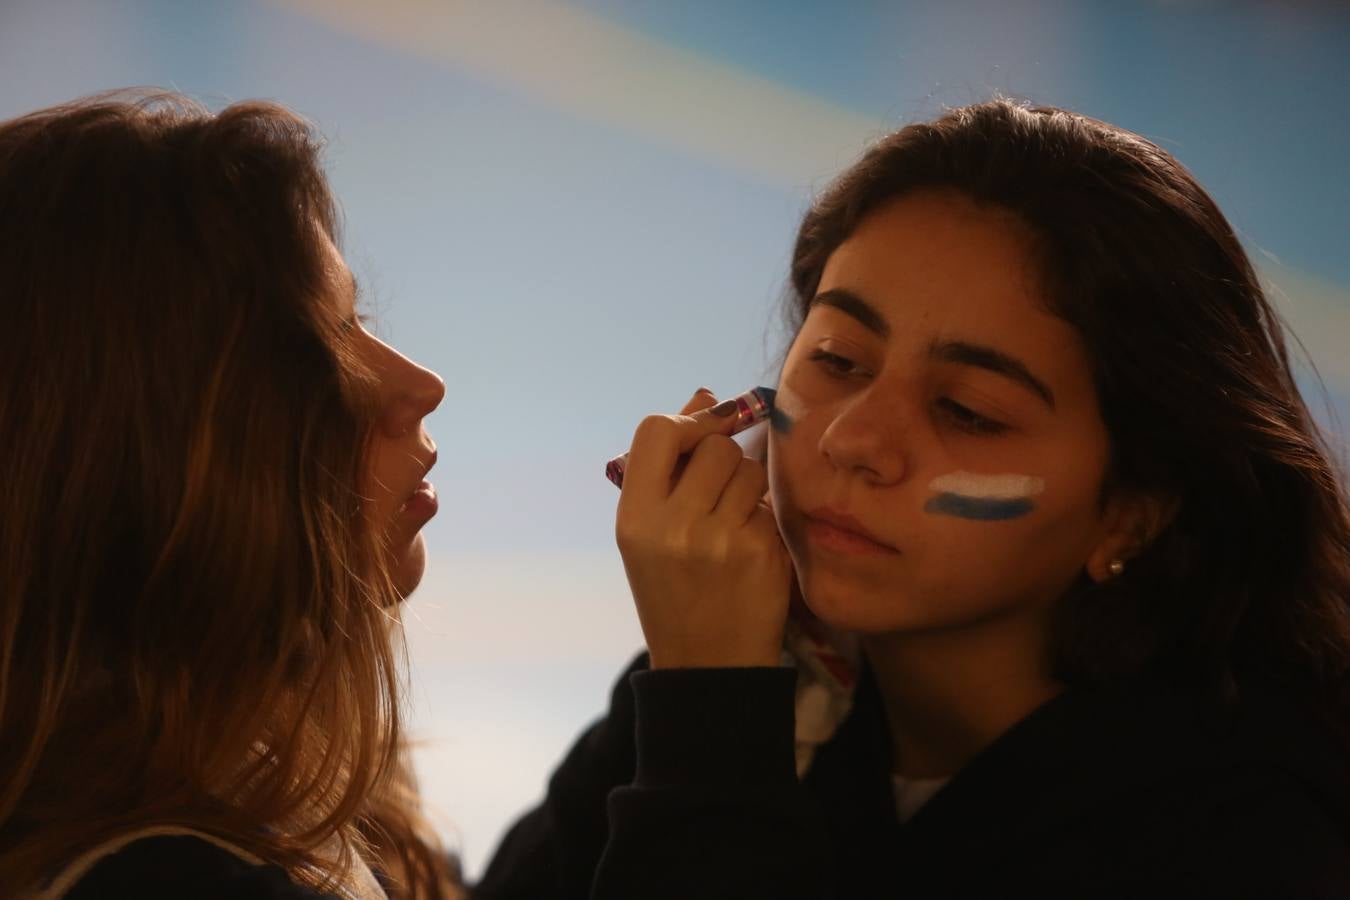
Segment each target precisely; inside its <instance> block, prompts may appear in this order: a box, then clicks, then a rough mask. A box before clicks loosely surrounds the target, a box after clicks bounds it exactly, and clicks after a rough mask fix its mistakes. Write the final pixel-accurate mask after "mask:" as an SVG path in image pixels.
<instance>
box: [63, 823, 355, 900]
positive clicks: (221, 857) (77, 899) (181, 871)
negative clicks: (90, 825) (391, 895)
mask: <svg viewBox="0 0 1350 900" xmlns="http://www.w3.org/2000/svg"><path fill="white" fill-rule="evenodd" d="M109 897H136V898H140V900H181V898H183V897H193V898H197V900H337V898H336V896H335V895H333V894H327V893H320V892H318V891H314V890H311V889H310V888H307V887H302V886H301V885H298V884H296V883H295V882H293V881H291V880H290V879H289V878H288V877H287V876H286V872H285V870H284V869H282V868H281V867H280V866H274V865H261V866H258V865H252V864H250V863H248V862H246V861H244V860H242V859H240V858H239V857H237V856H235V855H234V854H233V853H230V852H229V851H227V850H222V849H221V848H219V847H217V846H215V845H214V844H211V843H208V842H207V841H203V840H201V839H200V838H196V837H192V836H191V835H165V836H159V837H149V838H142V839H141V840H138V841H133V842H131V843H130V844H128V845H127V846H126V847H124V848H122V849H121V850H119V851H117V852H116V853H112V854H110V855H108V856H106V857H104V858H103V859H101V860H99V862H98V863H97V864H96V865H95V866H94V867H93V868H92V869H90V870H89V871H88V872H87V873H85V875H84V877H83V878H81V879H80V880H79V881H78V882H76V883H75V886H74V887H72V888H71V889H70V890H69V891H67V892H66V894H65V898H66V900H106V898H109Z"/></svg>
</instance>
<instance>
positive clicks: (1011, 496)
mask: <svg viewBox="0 0 1350 900" xmlns="http://www.w3.org/2000/svg"><path fill="white" fill-rule="evenodd" d="M928 488H929V490H933V491H937V492H938V493H937V496H936V497H933V498H932V499H931V500H929V501H928V502H927V503H925V504H924V507H923V509H924V512H930V513H941V514H943V515H948V516H958V517H960V518H962V519H975V520H977V521H983V522H995V521H1001V520H1004V519H1016V518H1018V517H1019V516H1024V515H1026V514H1027V513H1029V512H1031V511H1032V510H1033V509H1035V508H1036V505H1035V504H1034V503H1032V502H1031V498H1032V497H1033V496H1035V495H1036V494H1039V493H1040V492H1041V491H1043V490H1045V479H1043V478H1036V477H1033V476H1031V475H977V474H975V473H972V472H952V473H950V474H947V475H941V476H939V477H937V478H934V479H933V480H932V481H931V482H929V483H928Z"/></svg>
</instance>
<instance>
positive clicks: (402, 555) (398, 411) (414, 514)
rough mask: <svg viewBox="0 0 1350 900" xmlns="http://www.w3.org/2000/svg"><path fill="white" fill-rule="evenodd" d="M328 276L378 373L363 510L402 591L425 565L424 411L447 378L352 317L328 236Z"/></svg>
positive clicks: (431, 459)
mask: <svg viewBox="0 0 1350 900" xmlns="http://www.w3.org/2000/svg"><path fill="white" fill-rule="evenodd" d="M325 245H326V250H327V253H328V262H327V268H328V275H329V279H328V280H329V283H330V284H333V285H337V286H338V287H337V290H336V294H337V297H338V300H337V303H338V311H339V314H340V315H341V316H342V318H343V319H344V320H350V321H351V323H352V324H351V328H352V329H353V330H354V333H355V334H356V335H357V341H356V346H357V352H358V353H360V354H361V358H362V360H363V361H364V362H365V363H366V364H367V365H368V366H369V367H370V369H371V371H372V372H373V373H375V377H376V380H377V381H378V385H379V387H378V397H379V419H378V422H377V423H376V429H375V434H374V435H373V437H372V442H371V454H370V460H369V466H368V468H367V478H366V483H365V484H364V485H362V491H361V494H362V496H363V497H365V498H367V502H365V503H363V504H362V506H361V511H362V514H363V515H365V516H366V517H367V518H368V520H369V521H370V522H371V524H372V525H374V526H375V527H376V528H377V529H379V530H380V531H381V533H382V534H384V535H385V540H386V546H387V547H388V548H389V554H390V558H389V560H388V562H389V564H390V567H391V573H392V575H393V580H394V586H395V587H396V588H397V589H398V592H399V594H400V595H401V596H403V597H405V598H406V597H407V596H408V595H409V594H411V593H412V592H413V590H414V589H415V588H416V587H417V585H418V584H419V583H420V582H421V580H422V573H423V572H424V570H425V569H426V540H425V538H424V537H423V536H422V527H423V526H424V525H426V523H427V522H428V521H430V519H431V517H432V516H434V515H435V514H436V501H435V497H436V493H435V488H434V487H432V486H431V484H430V483H429V482H427V481H425V479H426V475H427V472H428V471H429V470H430V469H431V467H432V466H433V465H434V464H435V462H436V444H435V443H434V442H433V441H432V440H431V438H430V436H429V435H428V434H427V433H426V431H425V429H424V427H423V419H424V418H425V417H426V416H427V415H429V414H430V413H431V411H432V410H434V409H436V407H437V406H439V405H440V403H441V400H442V399H443V398H444V397H445V382H444V381H443V380H442V379H441V377H440V376H439V375H437V374H436V373H435V372H433V371H431V370H430V369H427V368H424V367H422V366H419V365H418V364H417V363H415V362H413V361H412V360H410V359H408V358H407V357H405V356H403V355H402V354H401V353H399V352H398V351H397V350H395V349H394V348H393V347H390V346H389V345H388V344H386V343H384V342H383V341H381V340H380V339H379V338H377V337H376V336H375V335H373V334H371V333H370V332H368V331H366V330H365V329H364V328H362V327H361V323H360V322H359V321H357V319H356V289H355V286H356V282H355V280H354V278H353V277H352V274H351V271H350V270H349V269H348V268H347V265H346V263H345V262H344V261H343V259H342V255H341V253H340V252H339V251H338V249H337V247H335V246H334V245H333V243H332V242H331V241H329V240H327V238H326V237H325Z"/></svg>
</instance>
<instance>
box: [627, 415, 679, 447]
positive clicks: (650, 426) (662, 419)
mask: <svg viewBox="0 0 1350 900" xmlns="http://www.w3.org/2000/svg"><path fill="white" fill-rule="evenodd" d="M678 427H679V426H677V425H676V424H675V420H674V419H672V418H671V417H670V416H663V415H660V414H656V413H653V414H652V415H650V416H643V417H642V421H640V422H638V426H637V429H636V430H635V431H634V432H633V442H634V443H637V441H638V439H644V440H653V439H661V438H663V437H666V436H668V435H671V434H673V433H674V432H675V430H676V429H677V428H678Z"/></svg>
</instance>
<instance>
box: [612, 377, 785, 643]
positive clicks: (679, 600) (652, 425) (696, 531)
mask: <svg viewBox="0 0 1350 900" xmlns="http://www.w3.org/2000/svg"><path fill="white" fill-rule="evenodd" d="M772 399H773V392H772V391H769V390H767V389H765V388H759V389H757V390H756V391H755V392H747V394H743V395H741V396H740V397H738V398H736V399H735V400H730V401H726V402H725V403H722V404H718V405H716V406H711V407H708V408H698V406H699V405H700V404H710V403H711V402H712V398H711V397H710V396H706V395H705V396H702V397H700V395H697V394H696V395H695V397H694V399H693V400H691V401H690V405H689V406H686V409H690V408H691V407H693V408H694V409H695V410H696V411H694V412H692V414H690V415H680V416H648V417H647V418H646V419H644V420H643V421H642V423H641V424H640V425H639V426H638V428H637V431H636V432H635V433H634V435H633V445H632V448H631V449H630V450H629V452H628V454H627V459H626V461H624V465H623V468H622V475H621V476H620V479H619V480H620V481H622V492H623V493H622V494H621V495H620V498H619V508H618V513H617V515H616V517H615V536H616V538H617V540H618V544H619V552H620V555H621V556H622V557H623V563H624V571H625V572H626V573H627V575H628V583H629V587H630V588H631V589H632V592H633V600H634V603H635V604H636V606H637V611H638V619H639V620H640V622H641V623H642V630H643V634H644V635H645V636H646V638H647V648H648V650H649V651H650V653H651V660H652V667H653V668H658V669H659V668H676V667H714V666H719V667H720V666H776V665H778V664H779V663H780V660H781V653H782V641H783V626H784V621H785V619H786V617H787V608H788V597H789V592H790V585H791V577H792V565H791V562H790V560H789V558H788V554H787V550H786V549H785V548H784V546H783V542H782V539H781V538H780V537H779V534H778V528H777V525H776V523H775V521H774V518H773V514H772V512H770V510H769V509H768V507H767V506H766V505H765V504H764V503H763V502H762V501H761V498H762V497H763V496H764V493H765V490H766V488H767V486H768V480H767V476H766V474H765V471H764V466H763V465H762V464H761V463H759V462H758V461H756V460H752V459H748V458H746V456H745V455H744V453H743V452H742V449H741V447H740V446H739V445H738V444H737V443H736V442H735V441H733V440H732V439H731V435H732V434H733V433H735V432H737V431H739V430H744V428H746V427H749V426H750V425H753V424H756V423H757V422H758V421H763V420H764V419H765V418H767V417H768V415H769V412H770V410H771V408H772ZM685 457H687V462H686V463H685V466H684V469H683V472H680V473H678V478H676V477H675V476H676V474H677V469H678V467H679V464H680V462H681V460H682V458H685ZM611 471H612V469H607V472H606V473H607V474H610V473H611Z"/></svg>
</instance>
